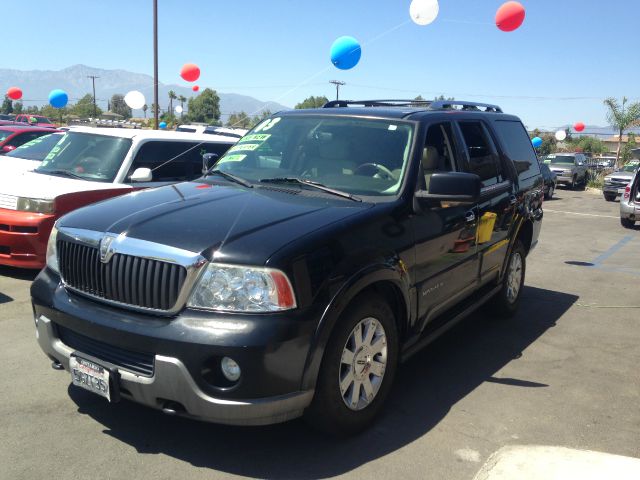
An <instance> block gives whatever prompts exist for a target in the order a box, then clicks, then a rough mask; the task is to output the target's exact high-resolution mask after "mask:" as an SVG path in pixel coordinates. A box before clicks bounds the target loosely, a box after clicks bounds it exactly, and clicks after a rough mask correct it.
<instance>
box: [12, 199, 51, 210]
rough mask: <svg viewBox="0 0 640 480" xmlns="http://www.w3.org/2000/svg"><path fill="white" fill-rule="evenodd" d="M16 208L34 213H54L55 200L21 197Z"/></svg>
mask: <svg viewBox="0 0 640 480" xmlns="http://www.w3.org/2000/svg"><path fill="white" fill-rule="evenodd" d="M16 210H20V211H23V212H33V213H53V200H41V199H39V198H26V197H19V198H18V204H17V206H16Z"/></svg>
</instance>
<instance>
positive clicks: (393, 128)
mask: <svg viewBox="0 0 640 480" xmlns="http://www.w3.org/2000/svg"><path fill="white" fill-rule="evenodd" d="M397 129H398V125H389V130H391V131H392V132H393V131H394V130H397Z"/></svg>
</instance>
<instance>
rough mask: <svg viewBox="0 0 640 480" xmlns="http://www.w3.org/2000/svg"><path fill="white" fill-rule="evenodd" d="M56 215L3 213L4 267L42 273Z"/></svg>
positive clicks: (0, 244) (0, 248) (0, 261)
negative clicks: (41, 269) (33, 270)
mask: <svg viewBox="0 0 640 480" xmlns="http://www.w3.org/2000/svg"><path fill="white" fill-rule="evenodd" d="M55 220H56V217H55V215H45V214H40V213H30V212H19V211H15V210H7V209H0V265H7V266H11V267H19V268H33V269H40V268H42V267H44V264H45V254H46V251H47V242H48V240H49V234H50V233H51V229H52V228H53V224H54V222H55Z"/></svg>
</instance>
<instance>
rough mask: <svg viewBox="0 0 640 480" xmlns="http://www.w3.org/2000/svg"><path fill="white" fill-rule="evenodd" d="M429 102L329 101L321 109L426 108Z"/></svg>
mask: <svg viewBox="0 0 640 480" xmlns="http://www.w3.org/2000/svg"><path fill="white" fill-rule="evenodd" d="M432 103H433V102H432V101H431V100H331V101H329V102H327V103H325V104H324V106H323V107H322V108H335V107H343V108H344V107H348V106H350V105H360V106H363V107H428V106H429V105H431V104H432Z"/></svg>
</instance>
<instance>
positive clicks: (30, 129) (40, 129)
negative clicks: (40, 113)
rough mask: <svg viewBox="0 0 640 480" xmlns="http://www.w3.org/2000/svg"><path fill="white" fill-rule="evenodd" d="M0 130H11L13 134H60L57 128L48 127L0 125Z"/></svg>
mask: <svg viewBox="0 0 640 480" xmlns="http://www.w3.org/2000/svg"><path fill="white" fill-rule="evenodd" d="M0 130H9V131H11V132H51V133H53V132H58V131H59V130H56V129H55V128H48V127H32V126H31V125H0Z"/></svg>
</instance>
